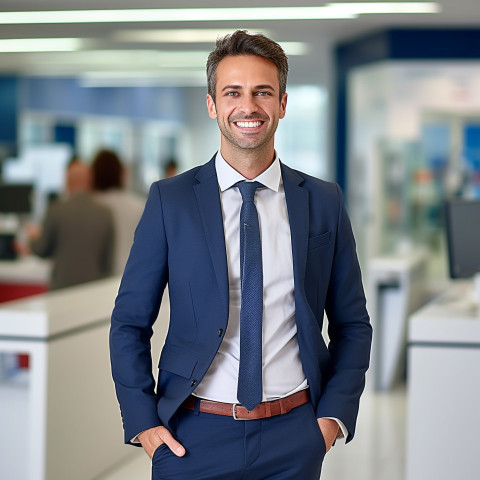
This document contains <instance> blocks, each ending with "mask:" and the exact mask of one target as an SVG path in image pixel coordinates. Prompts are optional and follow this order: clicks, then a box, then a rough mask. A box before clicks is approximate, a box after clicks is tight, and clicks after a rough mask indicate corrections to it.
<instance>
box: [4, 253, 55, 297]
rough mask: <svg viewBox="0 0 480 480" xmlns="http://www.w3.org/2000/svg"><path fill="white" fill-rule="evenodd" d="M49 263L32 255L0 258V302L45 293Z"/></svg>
mask: <svg viewBox="0 0 480 480" xmlns="http://www.w3.org/2000/svg"><path fill="white" fill-rule="evenodd" d="M50 268H51V263H50V261H48V260H43V259H40V258H37V257H34V256H29V257H22V258H19V259H17V260H0V303H1V302H7V301H10V300H16V299H17V298H23V297H28V296H30V295H36V294H39V293H45V292H46V291H47V289H48V281H49V276H50Z"/></svg>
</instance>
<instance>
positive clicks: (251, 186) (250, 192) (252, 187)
mask: <svg viewBox="0 0 480 480" xmlns="http://www.w3.org/2000/svg"><path fill="white" fill-rule="evenodd" d="M237 187H238V189H239V190H240V193H241V194H242V200H243V201H244V202H253V199H254V197H255V191H256V190H257V188H261V187H263V185H262V184H261V183H260V182H246V181H245V180H242V181H241V182H238V183H237Z"/></svg>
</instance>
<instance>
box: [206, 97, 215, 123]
mask: <svg viewBox="0 0 480 480" xmlns="http://www.w3.org/2000/svg"><path fill="white" fill-rule="evenodd" d="M207 109H208V116H209V117H210V118H217V109H216V108H215V102H214V101H213V98H212V96H211V95H210V94H208V93H207Z"/></svg>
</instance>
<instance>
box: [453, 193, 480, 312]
mask: <svg viewBox="0 0 480 480" xmlns="http://www.w3.org/2000/svg"><path fill="white" fill-rule="evenodd" d="M445 230H446V235H447V247H448V265H449V271H450V277H451V278H453V279H455V278H470V277H473V284H472V287H473V289H472V292H471V294H472V295H471V296H472V300H473V302H474V303H475V304H476V307H477V313H478V314H480V200H460V199H455V200H449V201H447V202H446V208H445Z"/></svg>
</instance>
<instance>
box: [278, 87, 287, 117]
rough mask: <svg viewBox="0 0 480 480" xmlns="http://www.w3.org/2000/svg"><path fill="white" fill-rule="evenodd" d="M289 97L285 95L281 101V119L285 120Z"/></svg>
mask: <svg viewBox="0 0 480 480" xmlns="http://www.w3.org/2000/svg"><path fill="white" fill-rule="evenodd" d="M287 97H288V95H287V94H286V93H284V94H283V95H282V99H281V100H280V115H279V117H280V118H284V117H285V113H287Z"/></svg>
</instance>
